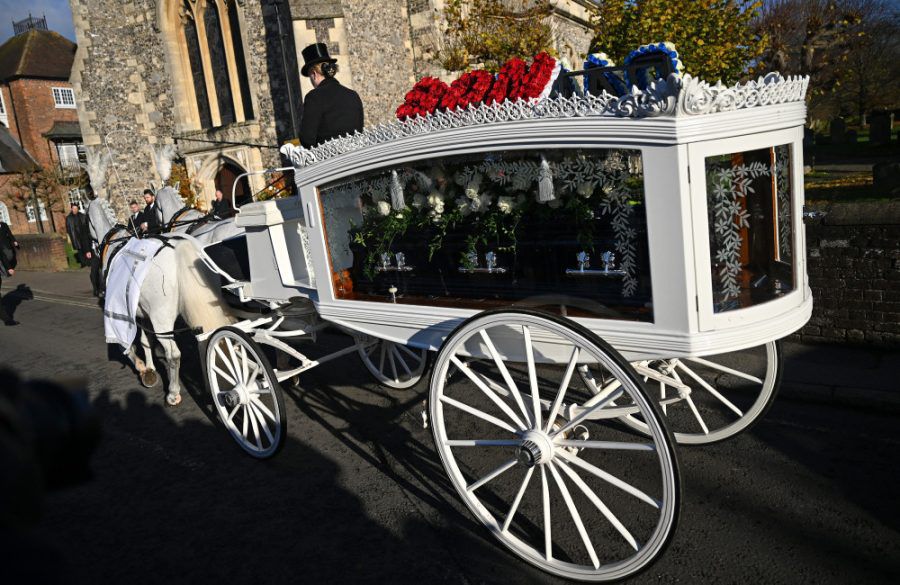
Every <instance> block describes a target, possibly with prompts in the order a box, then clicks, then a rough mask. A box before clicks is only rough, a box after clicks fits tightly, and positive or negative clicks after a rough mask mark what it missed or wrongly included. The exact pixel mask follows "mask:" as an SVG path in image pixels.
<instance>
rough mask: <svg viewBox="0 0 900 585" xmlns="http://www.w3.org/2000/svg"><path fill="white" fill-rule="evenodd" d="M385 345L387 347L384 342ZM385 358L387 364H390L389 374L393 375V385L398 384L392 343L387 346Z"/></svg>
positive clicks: (398, 379) (398, 378)
mask: <svg viewBox="0 0 900 585" xmlns="http://www.w3.org/2000/svg"><path fill="white" fill-rule="evenodd" d="M385 345H386V346H387V342H385ZM387 357H388V363H390V364H391V373H392V374H394V378H393V380H394V384H399V383H400V377H399V376H397V364H396V363H395V362H394V344H393V343H392V344H391V345H390V346H388V348H387Z"/></svg>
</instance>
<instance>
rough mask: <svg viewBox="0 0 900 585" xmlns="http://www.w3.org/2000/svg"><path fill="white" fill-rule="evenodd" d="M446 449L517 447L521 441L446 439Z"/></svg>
mask: <svg viewBox="0 0 900 585" xmlns="http://www.w3.org/2000/svg"><path fill="white" fill-rule="evenodd" d="M444 444H445V445H447V446H448V447H518V446H519V445H521V444H522V440H521V439H447V440H446V441H444Z"/></svg>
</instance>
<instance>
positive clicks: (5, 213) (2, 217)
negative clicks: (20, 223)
mask: <svg viewBox="0 0 900 585" xmlns="http://www.w3.org/2000/svg"><path fill="white" fill-rule="evenodd" d="M0 221H2V222H3V223H5V224H6V225H9V224H10V223H12V222H11V221H10V219H9V209H7V208H6V203H3V202H2V201H0Z"/></svg>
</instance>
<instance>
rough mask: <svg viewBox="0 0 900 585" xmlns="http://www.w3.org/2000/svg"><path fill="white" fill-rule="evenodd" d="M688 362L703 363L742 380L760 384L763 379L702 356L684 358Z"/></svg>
mask: <svg viewBox="0 0 900 585" xmlns="http://www.w3.org/2000/svg"><path fill="white" fill-rule="evenodd" d="M684 359H686V360H687V361H689V362H695V363H698V364H703V365H704V366H707V367H710V368H713V369H714V370H719V371H720V372H725V373H726V374H731V375H732V376H737V377H738V378H743V379H744V380H749V381H750V382H756V383H757V384H762V383H763V381H762V380H760V379H759V378H757V377H756V376H751V375H750V374H746V373H744V372H741V371H739V370H734V369H732V368H729V367H727V366H723V365H722V364H717V363H715V362H711V361H709V360H705V359H703V358H698V357H695V358H684Z"/></svg>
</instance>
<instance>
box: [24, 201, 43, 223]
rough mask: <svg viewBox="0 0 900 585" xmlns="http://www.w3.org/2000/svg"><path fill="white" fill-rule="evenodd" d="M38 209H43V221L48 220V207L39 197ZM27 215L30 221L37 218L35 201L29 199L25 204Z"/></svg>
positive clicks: (32, 221)
mask: <svg viewBox="0 0 900 585" xmlns="http://www.w3.org/2000/svg"><path fill="white" fill-rule="evenodd" d="M38 209H40V210H41V221H47V209H46V208H45V207H44V202H43V201H41V200H40V199H38ZM25 217H27V218H28V223H34V222H35V221H36V220H35V218H34V202H33V201H29V202H28V203H26V204H25Z"/></svg>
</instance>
